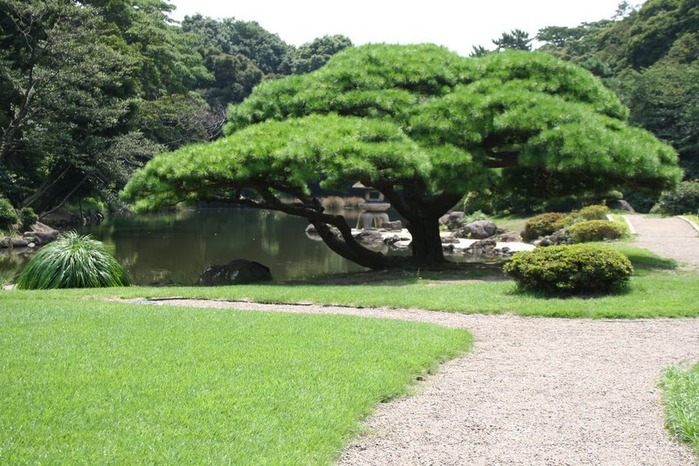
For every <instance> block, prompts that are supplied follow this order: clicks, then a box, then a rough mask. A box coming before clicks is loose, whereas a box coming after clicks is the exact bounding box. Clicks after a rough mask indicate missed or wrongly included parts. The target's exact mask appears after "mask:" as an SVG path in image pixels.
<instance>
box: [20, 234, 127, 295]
mask: <svg viewBox="0 0 699 466" xmlns="http://www.w3.org/2000/svg"><path fill="white" fill-rule="evenodd" d="M128 285H129V278H128V276H127V275H126V271H125V270H124V269H123V267H122V266H121V265H120V264H119V262H117V260H116V259H115V258H114V257H113V256H112V255H111V254H109V252H107V250H106V248H105V247H104V244H102V243H101V242H100V241H97V240H94V239H91V238H90V237H89V236H80V235H78V234H77V233H75V232H69V233H65V234H63V235H61V236H59V238H58V239H57V240H56V241H54V242H53V243H49V244H47V245H46V246H44V247H43V248H41V249H40V250H39V252H38V253H37V254H36V255H35V256H34V257H33V258H32V259H31V260H30V261H29V263H28V264H27V266H26V267H25V268H24V270H22V273H21V274H20V275H19V279H18V280H17V288H19V289H23V290H48V289H54V288H105V287H113V286H128Z"/></svg>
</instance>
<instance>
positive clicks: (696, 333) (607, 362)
mask: <svg viewBox="0 0 699 466" xmlns="http://www.w3.org/2000/svg"><path fill="white" fill-rule="evenodd" d="M162 304H180V305H188V306H196V305H200V306H218V307H229V308H233V307H235V308H239V309H247V310H266V311H282V312H304V313H338V314H350V315H357V316H370V317H383V318H392V319H404V320H411V321H421V322H432V323H436V324H440V325H445V326H449V327H457V328H465V329H468V330H470V331H472V332H473V333H474V335H475V336H476V342H475V345H474V349H473V351H471V352H470V353H468V354H466V355H465V356H463V357H460V358H457V359H455V360H452V361H450V362H448V363H446V364H444V365H443V366H442V367H441V368H440V370H439V372H438V373H437V374H436V375H434V376H431V377H428V378H427V381H426V382H424V383H420V384H419V385H418V386H417V388H416V390H417V392H418V393H417V394H416V395H415V396H410V397H405V398H401V399H399V400H396V401H394V402H391V403H387V404H383V405H381V406H380V407H379V409H378V410H377V411H376V412H375V414H374V415H372V416H371V417H370V418H369V419H368V420H367V422H366V426H367V434H366V435H364V436H362V437H360V438H358V439H357V440H356V441H355V442H354V443H352V444H351V445H350V446H349V448H348V449H347V450H346V451H345V452H344V453H343V454H342V456H341V458H340V459H339V461H338V464H340V465H400V466H405V465H440V466H441V465H465V464H468V465H521V466H525V465H526V466H537V465H542V466H543V465H551V466H554V465H556V466H563V465H571V466H573V465H575V466H583V465H620V466H621V465H634V466H640V465H657V466H674V465H677V466H684V465H692V464H697V463H696V459H695V458H694V456H693V455H692V453H691V451H690V449H689V448H688V447H686V446H684V445H680V444H677V443H675V442H673V441H672V440H671V439H670V438H669V435H668V433H667V431H666V430H665V429H664V427H663V422H664V417H663V408H662V405H661V392H660V390H659V388H658V385H657V384H658V380H659V379H660V377H661V375H662V371H663V369H664V368H666V367H667V366H669V365H671V364H689V363H691V362H693V361H696V360H697V359H699V319H652V320H632V321H624V320H583V319H580V320H568V319H549V318H524V317H517V316H511V315H502V316H493V315H463V314H453V313H439V312H428V311H420V310H410V309H366V308H365V309H354V308H345V307H327V306H314V305H296V306H294V305H281V306H270V305H261V304H255V303H241V302H223V301H200V302H194V301H191V300H183V301H180V302H178V301H173V300H167V301H164V302H162Z"/></svg>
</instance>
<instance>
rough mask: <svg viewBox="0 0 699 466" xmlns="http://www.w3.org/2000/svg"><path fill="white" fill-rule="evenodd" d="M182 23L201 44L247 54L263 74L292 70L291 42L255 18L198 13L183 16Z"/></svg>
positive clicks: (229, 52) (283, 73)
mask: <svg viewBox="0 0 699 466" xmlns="http://www.w3.org/2000/svg"><path fill="white" fill-rule="evenodd" d="M181 26H182V30H183V31H184V32H192V33H196V34H197V35H199V36H200V37H201V38H202V39H203V41H202V44H205V45H208V46H213V47H215V48H217V49H219V50H221V51H222V52H223V53H225V54H227V55H237V54H240V55H243V56H245V57H247V58H248V59H249V60H250V61H252V63H254V64H255V66H256V67H257V68H259V69H260V70H261V71H262V73H264V75H265V76H274V75H288V74H290V73H291V56H292V54H293V51H294V48H293V46H291V45H289V44H287V43H286V42H284V41H283V40H282V39H280V38H279V36H278V35H277V34H273V33H271V32H269V31H267V30H266V29H264V28H263V27H262V26H260V25H259V24H258V23H257V22H255V21H240V20H236V19H235V18H224V19H221V20H216V19H212V18H208V17H203V16H201V15H198V14H197V15H194V16H186V17H185V19H184V20H183V21H182V25H181Z"/></svg>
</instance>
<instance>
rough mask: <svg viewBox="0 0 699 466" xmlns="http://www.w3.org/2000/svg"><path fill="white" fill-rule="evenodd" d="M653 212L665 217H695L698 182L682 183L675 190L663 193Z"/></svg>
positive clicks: (698, 195)
mask: <svg viewBox="0 0 699 466" xmlns="http://www.w3.org/2000/svg"><path fill="white" fill-rule="evenodd" d="M653 210H659V211H660V212H661V213H663V214H667V215H682V214H695V215H696V214H697V212H699V180H693V181H683V182H681V183H680V185H679V186H678V187H677V189H676V190H674V191H668V192H665V193H663V195H662V196H660V200H659V201H658V205H657V206H656V207H655V208H653Z"/></svg>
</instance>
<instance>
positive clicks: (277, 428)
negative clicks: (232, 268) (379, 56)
mask: <svg viewBox="0 0 699 466" xmlns="http://www.w3.org/2000/svg"><path fill="white" fill-rule="evenodd" d="M132 291H133V292H135V293H136V294H139V293H144V292H146V291H147V290H146V289H135V290H132ZM90 292H91V291H90ZM82 293H83V294H84V293H88V291H86V290H82ZM69 294H70V293H69ZM72 296H73V298H76V299H73V298H70V297H67V296H66V295H65V294H62V293H61V292H34V291H22V292H19V291H13V292H3V291H0V354H1V355H2V356H0V463H1V464H112V463H116V464H245V465H249V464H255V465H264V464H328V463H330V462H332V460H333V459H334V458H335V457H336V455H337V454H338V452H339V451H341V449H342V448H343V446H344V445H345V444H346V443H347V442H348V441H349V440H350V439H351V437H352V435H354V434H356V433H357V431H358V429H359V425H360V424H359V422H360V420H361V419H362V418H363V417H365V416H366V415H368V414H369V413H370V412H371V411H372V410H373V409H374V408H375V406H376V404H377V403H380V402H382V401H385V400H389V399H391V398H393V397H396V396H399V395H401V394H404V393H405V392H406V387H409V385H410V383H411V381H413V380H414V379H415V377H416V375H417V374H422V373H425V372H426V371H430V370H432V369H434V368H435V367H436V366H437V364H438V363H439V362H440V361H444V360H446V359H448V358H450V357H453V356H455V355H457V354H459V353H460V352H463V351H466V350H468V348H469V347H470V344H471V337H470V335H469V334H468V332H466V331H461V330H453V329H446V328H442V327H438V326H433V325H427V324H416V323H407V322H401V321H391V320H382V319H368V318H356V317H343V316H327V315H325V316H311V315H299V314H275V313H264V312H239V311H232V310H222V309H193V308H181V307H170V306H162V307H161V306H148V305H136V304H124V303H113V302H101V301H94V300H92V301H88V300H80V299H77V298H78V297H80V296H81V292H80V291H75V290H74V291H73V293H72ZM35 298H36V299H35Z"/></svg>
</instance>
